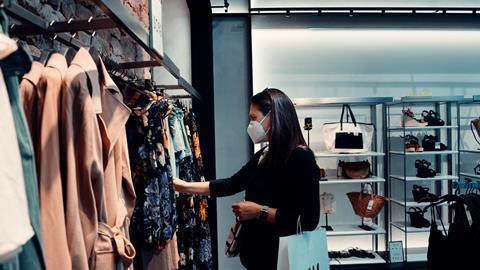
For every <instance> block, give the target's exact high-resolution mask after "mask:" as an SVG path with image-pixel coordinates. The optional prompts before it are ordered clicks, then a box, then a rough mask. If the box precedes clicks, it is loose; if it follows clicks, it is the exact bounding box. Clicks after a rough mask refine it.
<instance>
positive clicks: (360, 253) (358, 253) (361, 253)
mask: <svg viewBox="0 0 480 270" xmlns="http://www.w3.org/2000/svg"><path fill="white" fill-rule="evenodd" d="M348 252H349V253H350V255H352V256H353V257H357V258H369V259H375V255H373V253H371V252H368V251H366V250H363V249H359V248H350V249H348Z"/></svg>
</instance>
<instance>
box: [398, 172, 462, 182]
mask: <svg viewBox="0 0 480 270" xmlns="http://www.w3.org/2000/svg"><path fill="white" fill-rule="evenodd" d="M390 178H392V179H396V180H400V181H407V182H410V181H441V180H458V179H459V178H458V176H455V175H436V176H434V177H428V178H422V177H416V176H402V175H395V174H392V175H390Z"/></svg>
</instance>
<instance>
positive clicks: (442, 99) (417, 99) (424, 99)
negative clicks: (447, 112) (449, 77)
mask: <svg viewBox="0 0 480 270" xmlns="http://www.w3.org/2000/svg"><path fill="white" fill-rule="evenodd" d="M463 99H464V97H463V96H407V97H402V98H401V99H400V100H399V101H395V103H397V102H398V103H447V102H461V101H463Z"/></svg>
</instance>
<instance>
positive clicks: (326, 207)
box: [320, 192, 336, 231]
mask: <svg viewBox="0 0 480 270" xmlns="http://www.w3.org/2000/svg"><path fill="white" fill-rule="evenodd" d="M335 208H336V207H335V196H334V195H333V194H332V193H327V192H323V193H322V194H321V195H320V211H321V212H322V213H324V214H325V226H322V227H323V228H325V230H327V231H333V228H332V226H330V225H328V215H330V214H332V213H334V212H335Z"/></svg>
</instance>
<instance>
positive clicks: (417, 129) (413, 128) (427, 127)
mask: <svg viewBox="0 0 480 270" xmlns="http://www.w3.org/2000/svg"><path fill="white" fill-rule="evenodd" d="M452 128H458V126H439V127H436V126H426V127H393V128H389V130H390V131H403V130H404V129H405V131H430V130H436V129H452Z"/></svg>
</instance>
